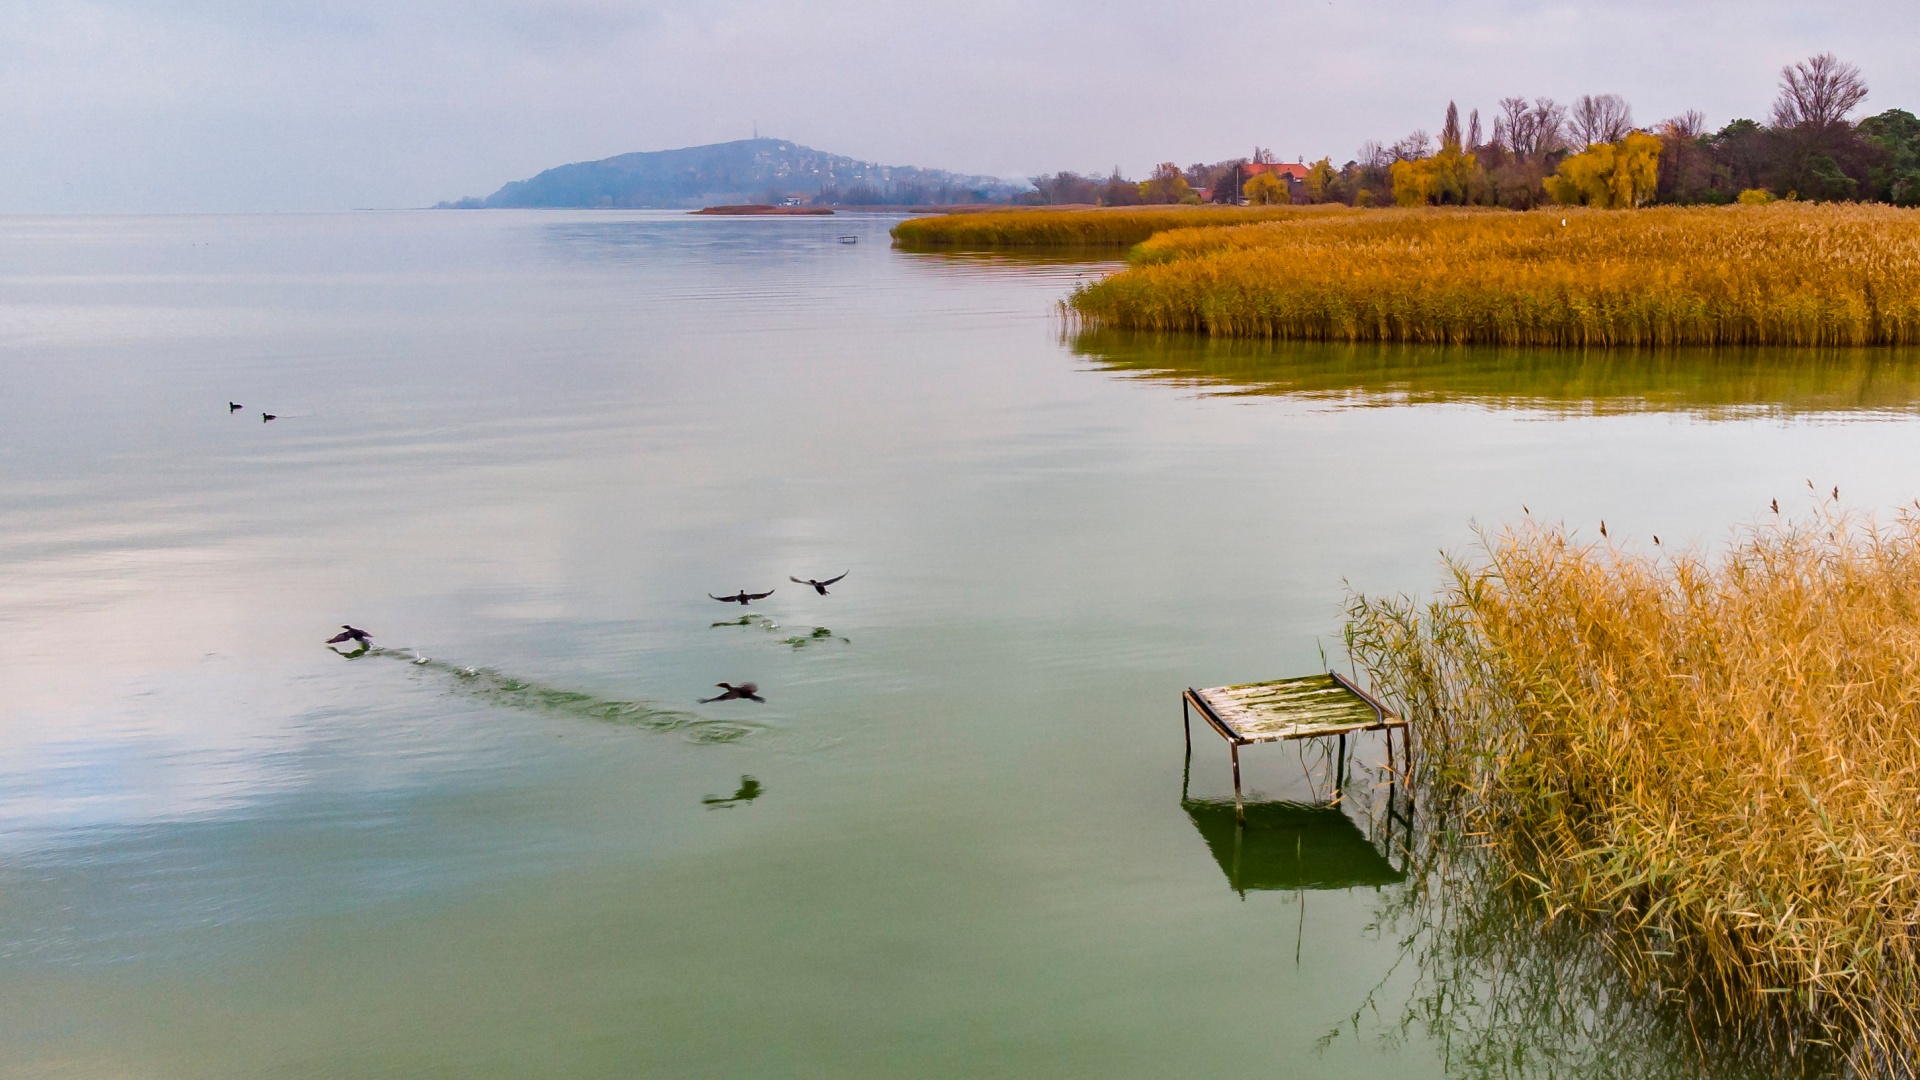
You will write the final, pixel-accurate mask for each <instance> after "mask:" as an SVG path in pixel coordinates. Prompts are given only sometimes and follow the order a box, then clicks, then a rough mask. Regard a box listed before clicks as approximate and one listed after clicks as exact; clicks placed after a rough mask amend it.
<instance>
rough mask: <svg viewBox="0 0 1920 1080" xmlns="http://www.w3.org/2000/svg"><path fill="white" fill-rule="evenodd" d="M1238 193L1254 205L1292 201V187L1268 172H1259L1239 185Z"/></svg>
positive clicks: (1270, 204) (1271, 204)
mask: <svg viewBox="0 0 1920 1080" xmlns="http://www.w3.org/2000/svg"><path fill="white" fill-rule="evenodd" d="M1240 194H1241V195H1243V196H1245V198H1246V200H1247V201H1248V202H1250V203H1252V204H1253V205H1255V206H1274V205H1279V204H1284V203H1290V202H1292V201H1293V189H1292V187H1290V186H1288V184H1287V182H1286V181H1285V180H1282V179H1280V178H1279V177H1278V176H1275V175H1274V174H1272V173H1270V172H1263V173H1260V174H1258V175H1256V176H1254V177H1252V178H1250V179H1249V180H1248V181H1247V182H1246V183H1245V184H1242V185H1241V186H1240Z"/></svg>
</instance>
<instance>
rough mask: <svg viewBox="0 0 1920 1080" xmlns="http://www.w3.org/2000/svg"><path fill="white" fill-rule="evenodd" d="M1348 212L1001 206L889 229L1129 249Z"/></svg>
mask: <svg viewBox="0 0 1920 1080" xmlns="http://www.w3.org/2000/svg"><path fill="white" fill-rule="evenodd" d="M1341 213H1348V214H1350V213H1352V211H1351V210H1347V208H1345V207H1340V206H1112V207H1084V208H1079V209H1073V210H1048V209H1032V210H1000V211H988V212H985V213H967V214H942V215H940V216H938V217H924V218H910V219H908V220H906V221H903V222H901V223H900V224H898V225H895V226H894V227H893V238H894V240H895V241H896V242H898V243H899V244H900V246H902V247H906V248H962V249H975V250H989V249H993V248H1034V247H1049V248H1098V247H1109V248H1111V247H1132V246H1133V245H1135V244H1138V243H1140V242H1141V241H1142V240H1145V239H1147V238H1148V237H1151V236H1153V235H1155V234H1156V233H1163V232H1166V231H1167V230H1169V229H1188V228H1195V227H1203V226H1232V225H1248V224H1254V223H1258V222H1264V221H1283V220H1287V219H1290V218H1301V217H1327V216H1333V215H1337V214H1341Z"/></svg>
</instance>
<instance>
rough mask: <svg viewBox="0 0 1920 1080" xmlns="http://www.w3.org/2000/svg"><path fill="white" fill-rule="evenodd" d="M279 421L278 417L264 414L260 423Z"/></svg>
mask: <svg viewBox="0 0 1920 1080" xmlns="http://www.w3.org/2000/svg"><path fill="white" fill-rule="evenodd" d="M278 419H280V418H279V417H278V416H275V415H273V414H272V413H270V412H263V413H261V414H260V422H261V423H263V424H264V423H266V422H267V421H269V420H278Z"/></svg>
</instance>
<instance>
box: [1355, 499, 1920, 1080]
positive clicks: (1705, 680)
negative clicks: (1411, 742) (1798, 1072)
mask: <svg viewBox="0 0 1920 1080" xmlns="http://www.w3.org/2000/svg"><path fill="white" fill-rule="evenodd" d="M1916 507H1920V503H1916ZM1449 571H1450V573H1449V578H1450V580H1449V583H1448V585H1447V587H1446V588H1445V589H1444V590H1443V591H1442V592H1441V594H1440V595H1439V597H1438V598H1437V599H1434V600H1432V601H1430V602H1426V603H1421V602H1417V601H1414V600H1412V599H1409V598H1407V597H1386V598H1379V597H1367V596H1359V595H1356V596H1353V597H1351V598H1350V600H1349V605H1348V607H1349V610H1348V614H1349V622H1348V627H1347V644H1348V648H1349V651H1350V653H1351V655H1352V656H1353V657H1354V659H1355V660H1356V662H1357V663H1358V664H1359V665H1360V666H1361V667H1362V668H1363V669H1364V670H1365V671H1366V672H1367V673H1368V674H1369V675H1370V676H1371V678H1372V679H1373V680H1374V683H1375V685H1376V686H1378V687H1379V688H1380V689H1381V690H1382V691H1383V692H1385V693H1386V694H1387V695H1388V696H1390V697H1391V698H1392V699H1394V700H1395V701H1396V702H1397V703H1398V704H1399V706H1400V707H1401V708H1403V709H1404V710H1406V713H1407V715H1408V716H1409V717H1410V719H1411V720H1412V721H1413V724H1414V730H1415V731H1416V732H1417V733H1418V734H1417V738H1418V743H1417V746H1416V753H1417V755H1418V760H1419V763H1420V764H1419V767H1420V770H1421V776H1422V779H1423V782H1424V783H1425V785H1426V786H1427V787H1428V789H1429V790H1430V791H1432V792H1433V793H1434V794H1435V796H1437V801H1439V802H1446V801H1453V802H1454V803H1455V804H1456V805H1457V806H1459V807H1462V808H1463V809H1464V812H1465V813H1466V815H1467V820H1468V821H1470V822H1472V823H1473V828H1474V831H1477V832H1479V833H1480V834H1482V835H1483V836H1484V838H1485V842H1486V843H1487V844H1488V845H1489V847H1490V848H1491V849H1492V850H1493V851H1494V852H1495V853H1497V855H1498V856H1499V857H1500V859H1501V860H1502V861H1503V862H1504V863H1505V864H1506V865H1507V867H1508V869H1509V870H1510V871H1511V872H1512V873H1513V874H1514V875H1515V877H1516V879H1517V880H1519V881H1523V882H1525V883H1526V884H1527V885H1528V887H1529V888H1530V889H1531V890H1532V891H1533V892H1534V893H1535V895H1536V896H1537V898H1538V900H1539V901H1540V903H1541V904H1542V905H1543V908H1544V910H1545V911H1547V912H1549V913H1550V914H1549V917H1550V918H1552V917H1555V916H1558V915H1560V913H1564V912H1572V913H1577V914H1578V915H1579V916H1581V917H1588V918H1596V919H1599V920H1601V921H1602V922H1604V923H1605V924H1607V925H1609V926H1611V927H1613V928H1615V929H1618V930H1622V931H1624V933H1623V934H1622V940H1625V941H1628V942H1631V943H1632V945H1631V946H1630V947H1628V948H1625V949H1623V950H1622V952H1623V956H1624V958H1625V959H1627V960H1628V961H1629V966H1630V967H1637V969H1638V970H1639V971H1640V972H1641V973H1642V974H1644V975H1646V976H1647V981H1648V982H1649V983H1651V984H1655V985H1661V986H1665V987H1667V988H1669V991H1670V992H1671V991H1675V990H1679V991H1684V992H1687V993H1688V994H1690V995H1695V996H1697V998H1700V999H1704V1000H1708V1001H1712V1002H1714V1003H1715V1008H1716V1009H1717V1010H1719V1011H1720V1013H1721V1015H1722V1017H1723V1018H1724V1019H1726V1020H1727V1021H1729V1022H1733V1023H1737V1022H1742V1021H1746V1020H1751V1019H1752V1018H1754V1017H1765V1016H1769V1015H1770V1016H1773V1017H1775V1018H1776V1019H1778V1018H1785V1019H1789V1020H1791V1021H1794V1022H1796V1023H1801V1022H1809V1021H1810V1022H1811V1023H1810V1026H1811V1028H1812V1030H1813V1031H1815V1032H1816V1033H1819V1034H1820V1035H1821V1036H1822V1037H1823V1038H1824V1039H1826V1040H1831V1041H1832V1043H1833V1044H1834V1045H1835V1046H1836V1047H1837V1048H1838V1049H1839V1050H1840V1051H1841V1052H1843V1053H1845V1054H1847V1055H1848V1056H1850V1057H1852V1058H1853V1059H1854V1061H1855V1063H1856V1064H1857V1065H1861V1066H1866V1067H1868V1068H1867V1070H1866V1071H1867V1074H1868V1075H1873V1074H1875V1073H1876V1072H1877V1073H1883V1074H1887V1075H1911V1074H1912V1073H1913V1072H1914V1062H1915V1061H1916V1060H1920V511H1908V512H1904V513H1902V514H1901V515H1899V516H1898V517H1897V518H1895V519H1894V520H1893V521H1892V522H1891V523H1890V524H1889V523H1878V524H1877V523H1875V522H1873V521H1871V520H1867V519H1863V518H1858V517H1850V516H1847V515H1844V514H1841V513H1839V512H1838V511H1836V510H1835V509H1834V508H1833V504H1832V503H1823V504H1822V505H1821V506H1820V508H1819V509H1818V510H1817V511H1816V512H1815V513H1814V514H1813V515H1812V516H1811V517H1810V518H1808V519H1806V520H1802V521H1797V522H1787V521H1782V520H1781V519H1779V518H1778V517H1777V516H1773V515H1769V520H1768V521H1767V523H1765V524H1763V525H1760V526H1756V527H1753V528H1750V529H1747V530H1744V531H1742V532H1741V533H1739V534H1737V535H1736V536H1735V538H1734V540H1733V542H1732V544H1731V545H1730V546H1729V547H1728V548H1727V549H1725V550H1724V551H1722V552H1720V553H1718V554H1706V553H1702V552H1700V551H1695V550H1685V551H1671V550H1670V549H1662V548H1655V547H1650V546H1648V547H1645V548H1644V550H1636V549H1632V548H1629V547H1625V546H1618V545H1616V544H1614V543H1610V542H1598V543H1593V542H1582V541H1579V540H1577V539H1576V538H1575V537H1573V536H1572V535H1570V534H1569V533H1568V532H1567V531H1565V530H1564V529H1563V528H1561V527H1558V526H1549V525H1541V524H1535V523H1533V522H1530V521H1529V522H1527V523H1525V524H1522V525H1518V526H1514V527H1510V528H1507V529H1504V530H1502V531H1499V532H1494V533H1488V534H1483V535H1482V536H1481V538H1480V544H1479V549H1478V551H1477V552H1476V554H1475V555H1474V556H1473V557H1472V558H1469V559H1465V560H1453V561H1450V564H1449Z"/></svg>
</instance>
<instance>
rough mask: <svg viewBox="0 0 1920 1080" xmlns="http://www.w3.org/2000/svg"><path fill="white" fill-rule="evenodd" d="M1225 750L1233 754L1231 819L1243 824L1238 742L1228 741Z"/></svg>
mask: <svg viewBox="0 0 1920 1080" xmlns="http://www.w3.org/2000/svg"><path fill="white" fill-rule="evenodd" d="M1227 752H1228V753H1230V754H1232V755H1233V820H1235V821H1237V822H1239V823H1240V824H1242V825H1245V824H1246V823H1247V808H1246V805H1245V804H1244V803H1242V802H1241V800H1240V744H1239V743H1228V744H1227Z"/></svg>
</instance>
